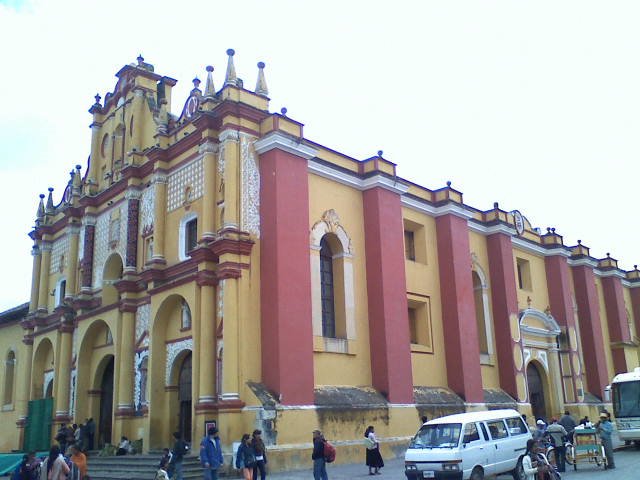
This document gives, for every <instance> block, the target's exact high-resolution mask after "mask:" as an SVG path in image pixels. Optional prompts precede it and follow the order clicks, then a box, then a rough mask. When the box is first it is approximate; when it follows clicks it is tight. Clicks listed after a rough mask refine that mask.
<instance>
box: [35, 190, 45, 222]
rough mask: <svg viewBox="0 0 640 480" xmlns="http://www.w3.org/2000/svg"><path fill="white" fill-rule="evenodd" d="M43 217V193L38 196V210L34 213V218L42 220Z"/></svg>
mask: <svg viewBox="0 0 640 480" xmlns="http://www.w3.org/2000/svg"><path fill="white" fill-rule="evenodd" d="M42 217H44V193H41V194H40V202H39V203H38V210H37V212H36V218H37V219H39V220H40V219H42Z"/></svg>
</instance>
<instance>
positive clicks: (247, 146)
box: [240, 134, 260, 237]
mask: <svg viewBox="0 0 640 480" xmlns="http://www.w3.org/2000/svg"><path fill="white" fill-rule="evenodd" d="M240 141H241V143H240V145H241V152H242V159H241V168H242V211H241V217H240V218H241V223H240V225H241V229H242V230H244V231H245V232H249V233H251V234H253V235H255V236H256V237H260V171H259V170H258V158H257V155H256V151H255V149H254V147H253V146H254V143H255V138H254V137H252V136H250V135H247V134H241V135H240Z"/></svg>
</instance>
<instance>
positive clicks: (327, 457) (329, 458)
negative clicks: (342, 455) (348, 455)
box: [323, 440, 336, 463]
mask: <svg viewBox="0 0 640 480" xmlns="http://www.w3.org/2000/svg"><path fill="white" fill-rule="evenodd" d="M323 454H324V461H325V462H327V463H331V462H333V461H334V460H335V459H336V447H334V446H333V445H331V444H330V443H329V442H327V441H326V440H325V442H324V451H323Z"/></svg>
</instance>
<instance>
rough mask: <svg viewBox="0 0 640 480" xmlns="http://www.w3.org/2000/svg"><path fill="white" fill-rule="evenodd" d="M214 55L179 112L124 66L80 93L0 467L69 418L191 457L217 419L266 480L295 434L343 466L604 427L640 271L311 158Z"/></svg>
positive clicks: (42, 222)
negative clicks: (261, 456)
mask: <svg viewBox="0 0 640 480" xmlns="http://www.w3.org/2000/svg"><path fill="white" fill-rule="evenodd" d="M227 54H228V64H227V67H226V72H225V76H224V82H223V83H222V85H221V86H220V87H221V88H219V89H217V88H216V86H215V85H214V80H213V78H214V77H213V67H207V68H206V82H205V84H204V88H202V89H201V82H200V80H198V79H197V78H196V79H194V80H193V89H192V90H191V91H190V94H189V95H188V98H186V100H185V101H184V103H182V102H180V104H183V108H182V110H181V111H180V112H176V113H173V112H171V111H170V105H171V104H172V89H173V87H174V86H175V85H176V82H177V81H176V80H175V79H173V78H171V77H168V76H163V75H160V74H158V73H156V72H155V70H154V67H153V66H152V65H151V64H149V63H146V62H145V60H144V58H142V57H138V59H137V61H136V62H134V63H132V64H129V65H126V66H124V67H123V68H122V69H120V71H118V72H117V74H116V77H117V82H116V84H115V87H114V89H113V92H109V93H106V94H105V96H104V98H101V97H100V95H96V97H95V102H94V103H93V105H91V107H90V109H89V113H90V115H91V116H92V122H91V143H90V157H89V161H88V165H87V166H86V168H83V166H80V165H78V166H75V167H74V168H73V169H72V171H71V174H70V179H69V182H68V185H67V187H66V189H65V190H64V192H62V193H61V194H60V195H58V194H57V193H56V194H54V192H53V191H52V189H49V192H48V195H47V196H45V195H41V196H40V202H39V205H38V206H37V213H36V220H35V228H34V229H33V231H32V232H31V233H30V236H31V238H32V239H33V249H32V252H31V253H32V256H33V271H32V287H31V296H30V299H29V302H28V303H25V304H24V305H20V306H17V307H15V308H13V309H11V310H8V311H6V312H3V313H1V314H0V355H2V356H3V357H4V360H5V361H4V362H3V365H2V367H1V368H0V399H1V400H2V408H1V410H0V421H1V422H2V424H4V425H5V430H4V431H5V433H6V434H5V435H3V436H2V438H0V451H10V450H23V449H24V450H31V449H47V448H48V446H49V445H50V444H51V442H52V438H53V437H54V435H55V432H56V431H57V429H58V426H59V425H61V424H68V423H77V424H80V423H84V422H85V420H86V419H88V418H93V419H94V420H95V423H96V439H95V440H96V445H97V447H102V446H104V445H106V444H109V443H116V442H117V441H118V439H119V438H120V436H122V435H125V436H127V437H128V438H129V439H132V440H139V441H141V444H142V445H143V450H144V451H149V450H155V449H158V448H162V447H165V446H168V445H170V444H171V434H172V432H174V431H179V432H180V433H181V434H182V435H183V436H184V438H185V439H187V440H188V441H191V442H193V443H194V444H195V445H196V448H194V451H197V443H198V442H199V440H200V438H201V437H202V436H203V435H204V432H205V429H206V427H207V425H210V424H212V423H213V422H215V423H216V424H217V426H218V428H219V429H220V437H221V440H222V444H223V448H224V450H225V452H226V454H229V455H230V454H231V449H232V444H233V442H237V441H238V440H239V439H240V437H241V436H242V434H243V433H245V432H251V431H253V430H254V429H255V428H259V429H261V430H262V431H263V436H264V439H265V443H266V444H267V448H268V450H269V453H270V466H271V468H272V469H274V470H277V469H280V470H282V469H288V468H293V467H300V466H303V465H305V462H307V463H308V462H309V460H308V458H310V452H311V432H312V431H313V430H314V429H320V430H322V431H323V432H324V434H325V436H326V437H327V438H328V439H330V440H332V442H333V443H334V444H335V445H336V447H337V449H338V458H339V461H349V460H351V461H360V457H361V456H362V442H361V440H362V435H363V431H364V429H365V428H366V426H367V425H369V424H372V425H375V426H376V432H377V434H378V436H379V437H380V438H381V444H382V450H383V453H386V454H391V452H394V453H399V452H401V451H402V450H403V448H404V447H405V446H406V442H407V439H408V438H409V437H410V436H411V435H412V434H414V433H415V431H416V429H417V427H418V425H419V423H420V417H421V416H422V415H427V416H429V418H431V417H433V416H440V415H444V414H448V413H455V412H461V411H468V410H481V409H489V408H504V407H508V408H517V409H518V410H519V411H521V412H522V413H524V414H526V415H527V416H528V417H529V418H533V417H536V418H537V417H542V418H545V419H550V418H551V417H553V416H557V415H559V414H560V413H561V412H563V411H564V410H565V409H568V410H570V411H571V412H572V413H573V414H574V416H577V415H585V414H587V415H593V416H595V414H596V413H595V412H597V410H598V409H600V408H603V407H607V406H608V402H610V400H609V399H608V398H607V395H606V389H607V385H608V384H609V383H610V381H611V379H612V378H613V376H614V375H615V374H616V373H619V372H626V371H630V370H633V368H634V367H637V366H638V365H639V361H638V360H639V349H638V332H640V288H637V287H640V271H638V269H634V270H631V271H624V270H622V269H620V268H619V267H618V265H617V261H616V259H614V258H612V257H610V256H609V255H607V257H606V258H594V257H592V256H591V255H590V253H589V247H588V246H586V245H584V244H582V243H581V242H580V241H578V244H576V245H566V244H565V243H564V241H563V237H562V235H560V234H559V233H558V232H557V231H556V229H553V228H551V229H546V230H545V231H541V230H540V229H538V228H535V227H533V226H532V225H531V224H530V222H529V220H528V219H527V218H526V217H525V216H524V215H523V214H522V213H521V212H519V211H517V210H516V211H504V210H502V209H501V208H500V206H499V204H497V203H496V204H494V205H493V207H492V208H490V209H489V210H481V209H477V208H475V207H473V206H470V205H467V204H466V203H464V201H463V194H462V193H461V192H460V191H458V190H456V189H455V188H453V187H452V186H451V184H450V183H448V184H447V185H445V186H443V187H442V188H439V189H436V190H430V189H427V188H425V187H422V186H420V185H418V184H416V183H414V182H412V181H411V180H408V179H404V178H401V177H398V176H397V175H396V165H395V164H394V163H392V162H390V161H389V160H387V159H385V158H384V156H383V152H378V154H377V155H375V156H373V157H371V158H366V159H357V158H352V157H349V156H347V155H344V154H341V153H340V152H339V151H337V150H334V149H332V148H329V147H326V146H323V145H320V144H318V143H315V142H314V141H313V140H311V139H308V138H306V137H305V135H304V125H303V124H302V123H300V122H299V121H297V120H294V119H292V118H290V117H289V116H287V112H286V110H285V109H283V110H282V111H281V112H280V113H275V112H271V111H270V110H269V97H268V94H269V93H268V88H267V82H266V79H265V73H264V69H265V65H264V64H263V63H262V62H260V63H258V65H257V81H256V84H255V88H254V89H253V90H251V89H249V88H248V86H247V85H245V83H244V82H243V81H242V79H241V78H240V77H239V76H238V75H237V74H236V69H235V66H234V51H233V50H228V51H227ZM43 187H44V186H43ZM34 205H35V204H34ZM29 222H30V219H23V223H24V225H25V226H26V225H28V224H29ZM25 229H26V228H25ZM607 408H610V406H608V407H607ZM308 454H309V455H308Z"/></svg>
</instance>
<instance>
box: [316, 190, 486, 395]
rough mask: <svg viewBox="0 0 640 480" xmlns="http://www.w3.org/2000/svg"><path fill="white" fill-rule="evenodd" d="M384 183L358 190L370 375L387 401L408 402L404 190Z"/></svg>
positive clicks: (410, 390)
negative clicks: (402, 199) (364, 251)
mask: <svg viewBox="0 0 640 480" xmlns="http://www.w3.org/2000/svg"><path fill="white" fill-rule="evenodd" d="M388 188H392V187H387V186H385V187H383V186H378V185H375V186H374V187H373V188H370V189H368V190H365V191H364V192H363V194H362V201H363V210H364V235H365V250H366V268H367V298H368V303H367V307H368V314H369V344H370V351H371V376H372V381H373V386H374V388H375V389H376V390H378V391H380V392H381V393H382V394H383V395H385V396H386V397H387V399H388V400H389V401H390V402H391V403H405V404H406V403H413V401H414V400H413V374H412V367H411V340H410V333H409V307H408V304H407V286H406V278H405V262H404V227H403V223H402V206H401V204H400V193H402V192H401V191H400V190H398V189H393V190H391V189H388ZM307 250H308V247H307ZM307 255H309V254H308V253H307ZM476 360H477V359H476Z"/></svg>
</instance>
